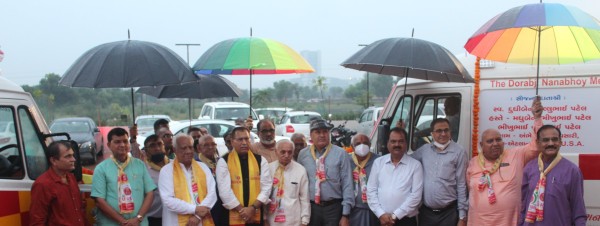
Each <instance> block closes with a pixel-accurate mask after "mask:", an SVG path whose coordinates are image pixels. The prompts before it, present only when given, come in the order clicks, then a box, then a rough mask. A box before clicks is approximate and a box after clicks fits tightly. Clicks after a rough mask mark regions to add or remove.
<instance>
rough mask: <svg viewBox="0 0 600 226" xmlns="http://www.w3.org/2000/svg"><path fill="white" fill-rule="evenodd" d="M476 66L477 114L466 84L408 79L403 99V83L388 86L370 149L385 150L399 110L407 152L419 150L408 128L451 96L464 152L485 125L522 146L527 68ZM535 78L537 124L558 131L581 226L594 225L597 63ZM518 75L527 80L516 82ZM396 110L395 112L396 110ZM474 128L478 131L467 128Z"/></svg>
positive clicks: (599, 171)
mask: <svg viewBox="0 0 600 226" xmlns="http://www.w3.org/2000/svg"><path fill="white" fill-rule="evenodd" d="M459 59H460V60H461V61H462V63H463V65H475V63H474V62H475V59H474V58H473V57H470V56H468V57H462V58H460V57H459ZM481 65H482V66H481V77H482V78H481V81H480V92H479V99H478V101H479V110H478V111H477V110H475V109H474V103H475V102H474V95H475V94H476V92H475V87H474V84H464V83H440V82H429V81H423V80H416V79H408V85H407V87H406V95H405V96H402V93H403V91H404V80H400V81H399V82H398V83H397V84H396V86H395V87H394V88H393V89H392V91H391V93H390V95H389V97H388V100H387V102H386V105H385V106H384V110H383V113H382V117H381V119H380V120H379V121H378V122H377V128H376V130H375V131H374V132H373V134H371V138H372V143H373V144H374V146H375V147H376V150H377V151H379V152H383V153H387V151H386V150H385V149H386V148H385V142H386V139H387V134H386V133H387V132H386V131H389V127H390V125H391V126H392V127H393V126H394V125H396V123H397V122H398V120H399V119H400V112H404V113H403V114H404V115H403V116H402V118H403V119H404V120H405V122H407V124H408V126H407V127H406V128H408V129H409V131H408V133H409V138H408V139H409V141H410V142H409V147H408V149H409V151H414V150H416V149H417V148H418V147H420V145H423V144H424V142H425V141H424V139H423V138H422V137H417V136H414V134H415V133H416V132H418V129H417V128H415V126H414V125H416V124H417V123H418V122H419V121H420V120H421V119H422V117H423V116H422V115H423V112H425V111H427V109H425V106H427V105H428V106H430V107H434V106H438V107H439V106H443V102H444V101H445V99H446V98H448V97H451V96H455V97H459V98H460V99H461V105H460V116H459V125H460V126H459V128H458V129H459V131H458V136H457V138H456V142H458V143H459V144H461V145H462V146H463V147H465V149H467V150H468V152H469V154H472V153H473V152H476V151H477V147H478V144H477V143H478V141H479V139H481V138H480V137H478V136H479V134H478V133H481V132H482V131H483V130H485V129H488V128H495V129H498V130H499V131H500V132H501V134H502V136H503V140H504V144H505V146H506V148H510V147H515V146H522V145H525V144H527V143H529V141H530V139H531V136H530V130H531V125H532V123H533V117H532V116H531V110H530V109H529V108H530V106H531V102H532V100H533V98H534V96H535V87H534V86H535V74H536V67H535V65H534V66H531V65H515V64H503V63H497V62H490V61H487V62H485V64H481ZM471 74H472V75H473V74H474V73H473V72H471ZM540 74H541V78H540V89H539V95H540V96H541V97H542V104H543V105H544V107H545V110H544V116H543V120H544V124H554V125H556V126H557V127H559V128H560V129H561V131H562V140H563V147H561V154H562V155H563V157H565V158H567V159H569V160H570V161H572V162H573V163H575V164H577V165H579V167H580V169H581V171H582V173H583V177H584V180H585V181H584V190H585V193H584V198H585V204H586V207H587V212H588V225H600V193H599V190H600V164H598V163H600V150H599V149H598V148H599V146H598V143H597V142H596V140H598V138H597V133H596V130H597V129H598V128H600V104H598V99H596V98H597V97H598V95H600V61H594V62H588V63H586V64H577V65H560V66H541V68H540ZM525 76H529V78H522V77H525ZM402 101H404V105H402ZM401 106H403V110H399V108H400V107H401ZM407 113H408V114H407ZM434 114H436V116H435V117H438V116H439V111H437V112H435V111H434ZM475 119H478V121H475ZM476 123H477V124H478V126H475V125H476ZM474 131H477V134H474ZM474 135H477V136H474Z"/></svg>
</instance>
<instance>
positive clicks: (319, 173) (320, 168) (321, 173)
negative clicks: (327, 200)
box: [310, 144, 331, 204]
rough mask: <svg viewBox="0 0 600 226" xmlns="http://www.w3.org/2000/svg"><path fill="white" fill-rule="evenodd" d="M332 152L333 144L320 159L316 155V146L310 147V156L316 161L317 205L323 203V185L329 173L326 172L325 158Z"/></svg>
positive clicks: (328, 146)
mask: <svg viewBox="0 0 600 226" xmlns="http://www.w3.org/2000/svg"><path fill="white" fill-rule="evenodd" d="M330 150H331V144H329V145H327V149H325V153H323V155H322V156H321V157H319V158H317V155H316V153H315V145H311V146H310V154H311V155H312V157H313V159H314V160H315V169H316V170H315V174H316V175H315V180H316V183H315V203H316V204H320V203H321V183H322V182H323V181H325V180H326V179H327V173H326V172H325V157H327V154H329V151H330Z"/></svg>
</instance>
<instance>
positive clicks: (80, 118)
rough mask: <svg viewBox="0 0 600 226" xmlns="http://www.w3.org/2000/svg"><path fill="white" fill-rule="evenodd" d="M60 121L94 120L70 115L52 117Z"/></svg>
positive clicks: (55, 120)
mask: <svg viewBox="0 0 600 226" xmlns="http://www.w3.org/2000/svg"><path fill="white" fill-rule="evenodd" d="M62 121H94V120H92V119H91V118H88V117H70V118H57V119H54V121H53V123H54V122H62Z"/></svg>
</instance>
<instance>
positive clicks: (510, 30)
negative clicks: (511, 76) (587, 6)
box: [465, 3, 600, 64]
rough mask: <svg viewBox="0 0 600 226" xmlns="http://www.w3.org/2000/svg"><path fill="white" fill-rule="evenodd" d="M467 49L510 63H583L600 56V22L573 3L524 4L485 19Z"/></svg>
mask: <svg viewBox="0 0 600 226" xmlns="http://www.w3.org/2000/svg"><path fill="white" fill-rule="evenodd" d="M539 47H541V48H539ZM465 49H466V50H467V51H469V53H471V54H473V55H475V56H478V57H481V58H484V59H488V60H493V61H501V62H507V63H519V64H535V63H537V61H538V60H539V64H569V63H580V62H585V61H589V60H594V59H600V22H599V21H598V20H597V19H596V18H594V17H592V16H590V15H589V14H587V13H585V12H583V11H582V10H580V9H578V8H576V7H573V6H567V5H562V4H557V3H536V4H529V5H523V6H518V7H515V8H512V9H509V10H507V11H505V12H503V13H500V14H498V15H497V16H495V17H494V18H492V19H491V20H489V21H488V22H487V23H485V24H484V25H483V26H482V27H481V28H479V30H477V31H476V32H475V33H474V34H473V35H472V36H471V38H469V40H468V41H467V43H466V44H465Z"/></svg>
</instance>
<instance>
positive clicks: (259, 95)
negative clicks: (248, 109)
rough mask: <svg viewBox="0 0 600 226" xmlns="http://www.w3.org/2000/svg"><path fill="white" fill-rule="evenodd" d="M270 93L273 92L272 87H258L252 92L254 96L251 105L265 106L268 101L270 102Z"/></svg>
mask: <svg viewBox="0 0 600 226" xmlns="http://www.w3.org/2000/svg"><path fill="white" fill-rule="evenodd" d="M271 93H273V89H272V88H267V89H260V90H258V91H255V92H254V96H253V97H252V100H253V103H252V105H253V106H252V107H253V108H255V106H259V107H265V106H266V105H268V103H270V102H271Z"/></svg>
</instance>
